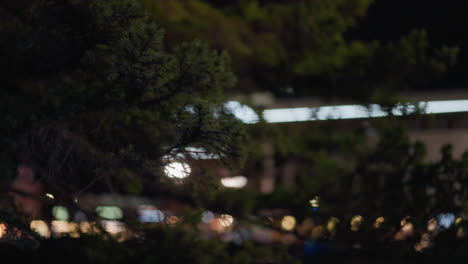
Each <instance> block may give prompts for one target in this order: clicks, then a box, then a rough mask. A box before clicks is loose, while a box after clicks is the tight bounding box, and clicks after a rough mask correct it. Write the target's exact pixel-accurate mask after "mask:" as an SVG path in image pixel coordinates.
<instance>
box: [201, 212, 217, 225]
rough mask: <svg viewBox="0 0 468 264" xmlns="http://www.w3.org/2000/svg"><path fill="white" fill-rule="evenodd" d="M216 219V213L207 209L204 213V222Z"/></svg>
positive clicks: (207, 222)
mask: <svg viewBox="0 0 468 264" xmlns="http://www.w3.org/2000/svg"><path fill="white" fill-rule="evenodd" d="M214 219H215V215H214V214H213V212H211V211H205V212H204V213H203V214H202V221H203V223H206V224H209V223H211V222H213V220H214Z"/></svg>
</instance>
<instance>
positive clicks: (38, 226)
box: [29, 220, 50, 238]
mask: <svg viewBox="0 0 468 264" xmlns="http://www.w3.org/2000/svg"><path fill="white" fill-rule="evenodd" d="M29 227H30V228H31V230H32V231H34V232H36V233H37V234H39V235H40V236H41V237H44V238H49V237H50V228H49V225H47V223H46V222H44V221H42V220H32V221H31V224H30V225H29Z"/></svg>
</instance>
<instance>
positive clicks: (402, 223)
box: [400, 216, 411, 226]
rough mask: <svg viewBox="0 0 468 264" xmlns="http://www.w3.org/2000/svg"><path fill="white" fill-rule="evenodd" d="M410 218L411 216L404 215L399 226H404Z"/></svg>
mask: <svg viewBox="0 0 468 264" xmlns="http://www.w3.org/2000/svg"><path fill="white" fill-rule="evenodd" d="M410 219H411V217H409V216H406V217H405V218H403V219H401V221H400V225H401V226H404V225H405V224H406V223H408V222H409V220H410Z"/></svg>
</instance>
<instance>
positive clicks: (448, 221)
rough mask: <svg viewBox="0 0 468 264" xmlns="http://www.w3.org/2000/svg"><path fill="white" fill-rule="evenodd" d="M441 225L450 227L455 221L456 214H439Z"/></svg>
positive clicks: (438, 220) (446, 227) (438, 219)
mask: <svg viewBox="0 0 468 264" xmlns="http://www.w3.org/2000/svg"><path fill="white" fill-rule="evenodd" d="M437 222H438V223H439V227H442V228H445V229H448V228H450V226H451V225H452V224H453V223H454V222H455V215H454V214H452V213H442V214H439V215H437Z"/></svg>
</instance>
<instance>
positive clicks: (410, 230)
mask: <svg viewBox="0 0 468 264" xmlns="http://www.w3.org/2000/svg"><path fill="white" fill-rule="evenodd" d="M401 231H402V232H403V233H405V234H408V235H411V234H412V233H413V231H414V225H413V223H411V222H408V223H406V224H405V225H403V226H402V227H401Z"/></svg>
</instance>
